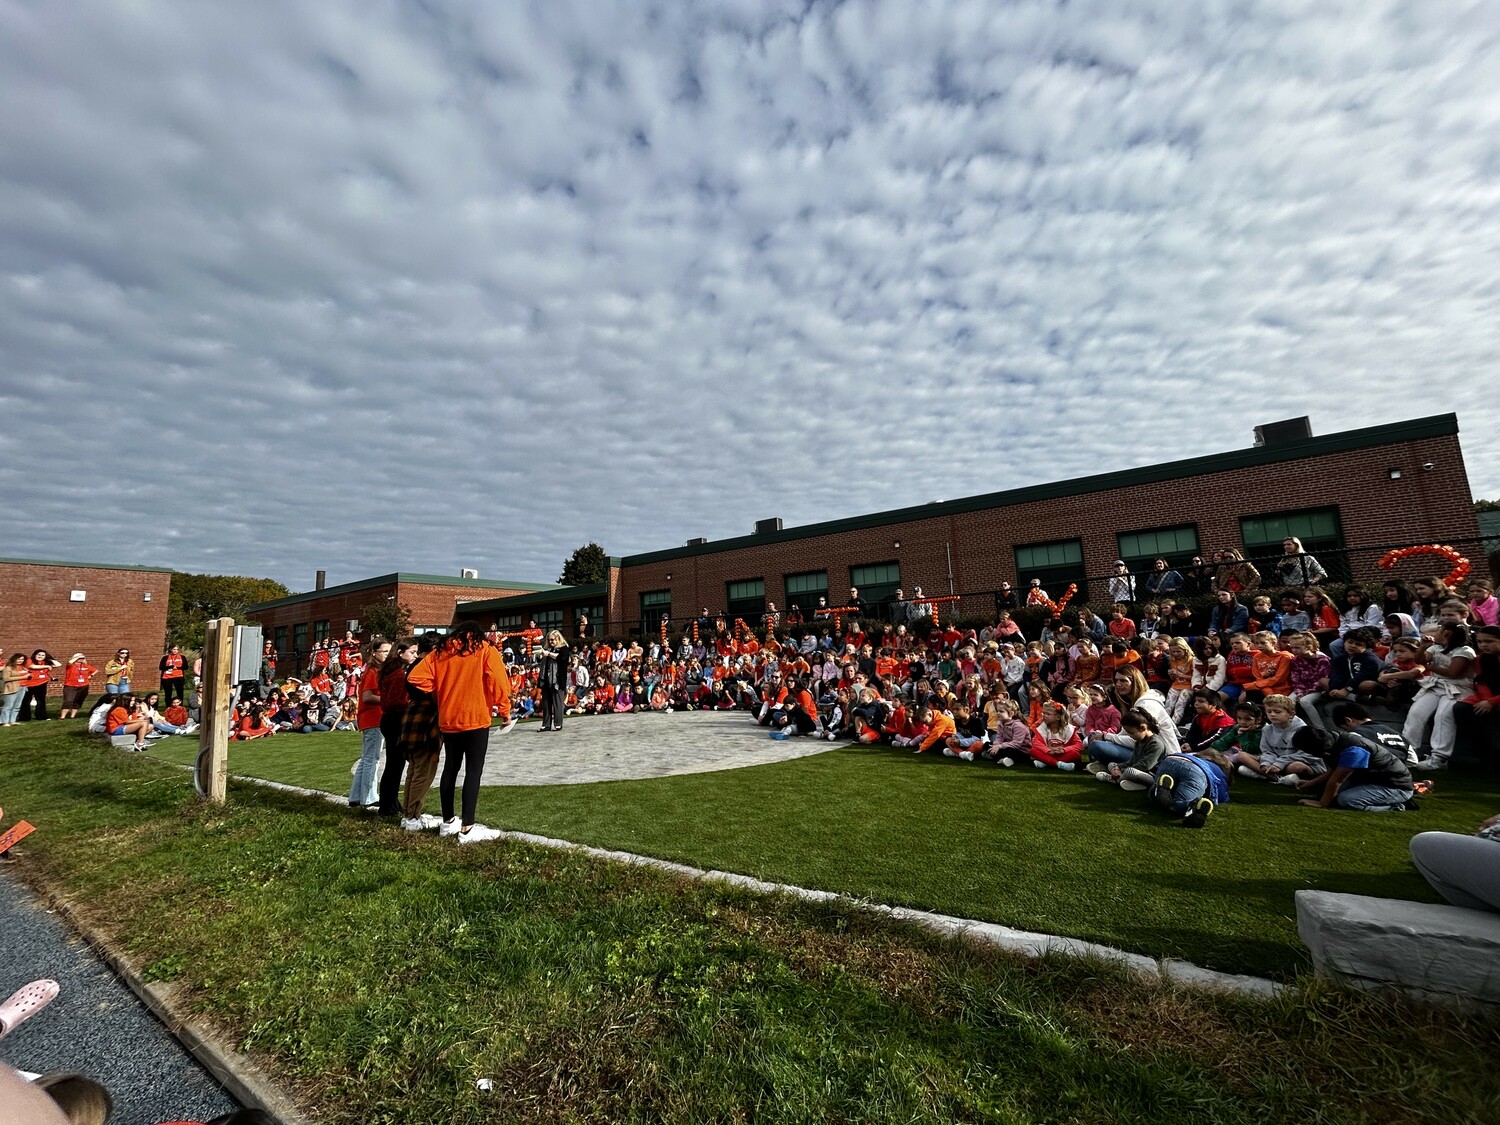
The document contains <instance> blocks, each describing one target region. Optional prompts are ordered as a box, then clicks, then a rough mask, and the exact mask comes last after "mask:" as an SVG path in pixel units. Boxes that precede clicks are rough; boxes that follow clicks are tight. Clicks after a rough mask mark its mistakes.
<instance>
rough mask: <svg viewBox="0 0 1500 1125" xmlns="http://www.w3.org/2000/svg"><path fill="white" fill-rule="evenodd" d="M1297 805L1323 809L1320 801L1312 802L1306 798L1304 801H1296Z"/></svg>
mask: <svg viewBox="0 0 1500 1125" xmlns="http://www.w3.org/2000/svg"><path fill="white" fill-rule="evenodd" d="M1297 803H1298V804H1299V805H1306V806H1307V807H1308V808H1310V809H1321V808H1322V807H1323V802H1322V801H1313V800H1309V799H1307V798H1304V799H1302V800H1300V801H1298V802H1297Z"/></svg>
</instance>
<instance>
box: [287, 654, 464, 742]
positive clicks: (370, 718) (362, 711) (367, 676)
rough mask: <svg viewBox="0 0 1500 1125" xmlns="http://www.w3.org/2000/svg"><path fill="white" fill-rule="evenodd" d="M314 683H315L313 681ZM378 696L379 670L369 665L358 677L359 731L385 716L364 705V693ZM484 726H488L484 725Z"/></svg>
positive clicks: (371, 705) (373, 706) (377, 708)
mask: <svg viewBox="0 0 1500 1125" xmlns="http://www.w3.org/2000/svg"><path fill="white" fill-rule="evenodd" d="M314 682H316V681H314ZM367 691H370V692H374V693H375V694H376V695H379V694H380V669H379V668H377V667H375V665H373V664H371V665H370V666H369V667H368V668H366V669H365V670H364V672H362V673H361V674H360V677H359V718H358V719H356V720H355V725H356V726H357V727H359V729H360V730H369V729H370V728H371V727H378V726H379V725H380V718H381V716H382V715H384V714H385V711H384V709H383V708H382V707H381V706H380V704H379V703H366V702H365V692H367ZM485 725H486V726H488V725H489V724H488V723H486V724H485Z"/></svg>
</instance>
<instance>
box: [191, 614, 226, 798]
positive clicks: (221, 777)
mask: <svg viewBox="0 0 1500 1125" xmlns="http://www.w3.org/2000/svg"><path fill="white" fill-rule="evenodd" d="M233 662H234V618H232V617H221V618H219V619H218V620H217V621H210V622H209V623H208V626H207V628H206V629H205V630H204V636H203V686H202V692H203V697H202V700H201V703H202V707H201V712H200V716H199V718H200V720H201V725H200V726H199V735H198V747H199V761H200V762H203V761H204V754H203V751H204V750H207V751H208V754H207V756H206V757H207V761H206V763H205V764H204V766H202V767H200V768H203V769H204V772H205V773H206V776H201V777H200V779H199V784H200V788H201V789H202V790H203V791H204V792H205V793H207V794H208V799H209V801H211V802H212V803H213V804H216V805H222V804H223V803H224V798H225V796H226V794H227V791H228V788H229V709H230V705H231V702H232V700H233V692H234V682H233V674H234V669H233V667H232V665H233Z"/></svg>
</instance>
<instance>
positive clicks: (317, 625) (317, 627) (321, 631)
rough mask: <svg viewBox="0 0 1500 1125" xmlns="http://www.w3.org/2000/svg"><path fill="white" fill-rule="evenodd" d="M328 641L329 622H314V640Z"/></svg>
mask: <svg viewBox="0 0 1500 1125" xmlns="http://www.w3.org/2000/svg"><path fill="white" fill-rule="evenodd" d="M327 639H328V622H326V621H314V622H313V640H315V641H326V640H327Z"/></svg>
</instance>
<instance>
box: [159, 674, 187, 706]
mask: <svg viewBox="0 0 1500 1125" xmlns="http://www.w3.org/2000/svg"><path fill="white" fill-rule="evenodd" d="M185 679H187V677H186V676H163V677H162V679H161V697H162V699H163V700H164V701H166V702H167V703H171V702H172V700H174V699H181V698H182V681H183V680H185Z"/></svg>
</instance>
